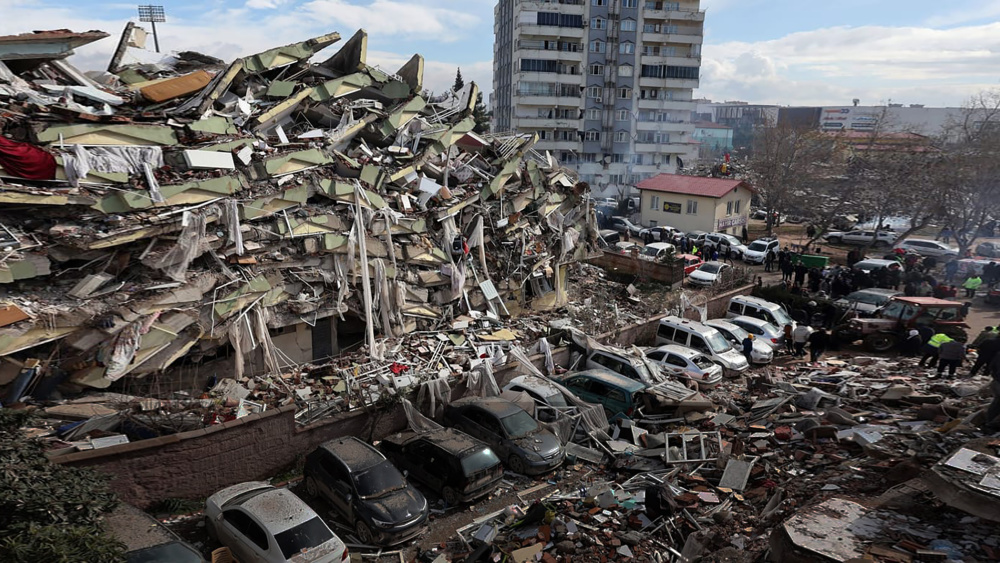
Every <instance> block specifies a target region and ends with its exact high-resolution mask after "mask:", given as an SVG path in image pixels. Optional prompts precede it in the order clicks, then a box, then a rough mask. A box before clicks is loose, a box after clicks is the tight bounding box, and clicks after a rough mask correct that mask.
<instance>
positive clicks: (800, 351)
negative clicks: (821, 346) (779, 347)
mask: <svg viewBox="0 0 1000 563" xmlns="http://www.w3.org/2000/svg"><path fill="white" fill-rule="evenodd" d="M811 332H812V331H810V330H809V327H808V326H806V325H805V324H800V325H799V326H797V327H795V330H793V331H792V341H793V342H795V357H796V358H801V357H803V356H805V355H806V343H807V342H809V334H810V333H811Z"/></svg>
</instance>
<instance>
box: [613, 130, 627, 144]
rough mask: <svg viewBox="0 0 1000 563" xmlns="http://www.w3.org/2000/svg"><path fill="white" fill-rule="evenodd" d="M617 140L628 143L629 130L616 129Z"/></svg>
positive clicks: (617, 141)
mask: <svg viewBox="0 0 1000 563" xmlns="http://www.w3.org/2000/svg"><path fill="white" fill-rule="evenodd" d="M615 142H616V143H627V142H628V131H615Z"/></svg>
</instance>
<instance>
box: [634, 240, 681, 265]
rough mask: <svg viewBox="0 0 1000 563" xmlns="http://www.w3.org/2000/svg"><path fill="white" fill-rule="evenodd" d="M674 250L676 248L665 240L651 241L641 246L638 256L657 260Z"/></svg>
mask: <svg viewBox="0 0 1000 563" xmlns="http://www.w3.org/2000/svg"><path fill="white" fill-rule="evenodd" d="M675 250H676V249H675V248H674V245H672V244H669V243H666V242H651V243H649V244H647V245H646V246H644V247H642V250H641V251H640V252H639V258H642V259H643V260H652V261H654V262H659V261H660V260H662V259H663V258H665V257H667V256H670V255H671V254H673V253H674V251H675Z"/></svg>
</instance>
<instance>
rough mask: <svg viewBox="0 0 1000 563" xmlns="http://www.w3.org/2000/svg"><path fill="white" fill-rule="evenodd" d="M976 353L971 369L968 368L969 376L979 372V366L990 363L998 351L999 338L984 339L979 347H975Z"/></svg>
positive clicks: (999, 345)
mask: <svg viewBox="0 0 1000 563" xmlns="http://www.w3.org/2000/svg"><path fill="white" fill-rule="evenodd" d="M976 352H977V353H978V355H977V356H976V362H975V363H974V364H972V369H971V370H969V377H975V376H976V374H977V373H979V370H980V368H982V367H984V366H988V365H990V362H992V361H993V358H996V357H997V356H998V355H1000V354H998V352H1000V338H990V339H989V340H986V341H984V342H983V343H982V344H981V345H980V346H979V348H976Z"/></svg>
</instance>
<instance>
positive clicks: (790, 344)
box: [782, 324, 795, 354]
mask: <svg viewBox="0 0 1000 563" xmlns="http://www.w3.org/2000/svg"><path fill="white" fill-rule="evenodd" d="M782 331H783V332H784V333H785V351H786V352H788V353H789V354H792V353H794V352H795V341H794V340H792V325H790V324H787V325H785V327H784V328H783V329H782Z"/></svg>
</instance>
